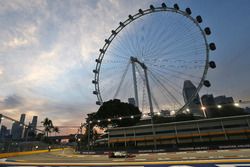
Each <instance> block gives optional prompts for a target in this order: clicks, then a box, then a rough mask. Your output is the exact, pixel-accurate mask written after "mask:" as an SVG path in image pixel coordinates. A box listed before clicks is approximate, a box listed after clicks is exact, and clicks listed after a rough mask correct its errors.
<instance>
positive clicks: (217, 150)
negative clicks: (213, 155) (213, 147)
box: [217, 150, 229, 152]
mask: <svg viewBox="0 0 250 167" xmlns="http://www.w3.org/2000/svg"><path fill="white" fill-rule="evenodd" d="M228 151H229V150H217V152H228Z"/></svg>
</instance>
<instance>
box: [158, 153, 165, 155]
mask: <svg viewBox="0 0 250 167" xmlns="http://www.w3.org/2000/svg"><path fill="white" fill-rule="evenodd" d="M157 155H167V153H157Z"/></svg>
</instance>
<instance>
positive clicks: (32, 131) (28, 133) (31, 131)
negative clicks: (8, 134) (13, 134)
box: [24, 116, 38, 140]
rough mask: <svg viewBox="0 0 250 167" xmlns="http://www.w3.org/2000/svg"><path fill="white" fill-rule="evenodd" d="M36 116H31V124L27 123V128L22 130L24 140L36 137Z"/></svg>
mask: <svg viewBox="0 0 250 167" xmlns="http://www.w3.org/2000/svg"><path fill="white" fill-rule="evenodd" d="M37 118H38V117H37V116H33V118H32V122H31V123H29V125H28V127H27V128H25V130H24V138H25V140H26V139H30V138H34V137H35V136H36V126H37Z"/></svg>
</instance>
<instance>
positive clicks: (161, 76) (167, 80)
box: [150, 70, 182, 95]
mask: <svg viewBox="0 0 250 167" xmlns="http://www.w3.org/2000/svg"><path fill="white" fill-rule="evenodd" d="M150 72H151V73H153V74H154V73H155V74H154V75H157V76H158V79H159V80H162V81H163V83H166V84H168V86H170V87H171V88H172V89H173V90H175V91H176V92H177V93H178V94H179V95H182V93H181V91H180V90H182V88H181V87H177V85H176V84H175V83H173V82H171V80H169V79H167V78H166V77H165V76H164V75H162V74H161V73H159V72H157V71H155V70H150Z"/></svg>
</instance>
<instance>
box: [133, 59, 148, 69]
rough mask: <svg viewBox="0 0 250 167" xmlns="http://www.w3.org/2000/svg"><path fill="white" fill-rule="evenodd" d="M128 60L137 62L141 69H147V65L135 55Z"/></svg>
mask: <svg viewBox="0 0 250 167" xmlns="http://www.w3.org/2000/svg"><path fill="white" fill-rule="evenodd" d="M130 61H131V62H132V63H138V64H139V65H140V66H141V67H142V69H144V70H146V69H147V66H146V65H145V64H144V63H143V62H141V61H139V60H138V59H137V58H136V57H133V56H131V57H130Z"/></svg>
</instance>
